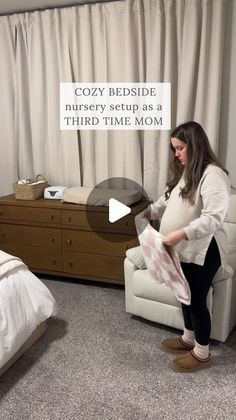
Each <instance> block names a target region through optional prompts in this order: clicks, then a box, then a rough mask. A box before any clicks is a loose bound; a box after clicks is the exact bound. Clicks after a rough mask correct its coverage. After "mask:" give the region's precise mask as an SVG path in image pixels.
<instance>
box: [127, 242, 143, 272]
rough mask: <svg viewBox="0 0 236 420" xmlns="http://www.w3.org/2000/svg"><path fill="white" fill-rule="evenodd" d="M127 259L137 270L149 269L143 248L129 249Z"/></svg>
mask: <svg viewBox="0 0 236 420" xmlns="http://www.w3.org/2000/svg"><path fill="white" fill-rule="evenodd" d="M126 257H127V258H128V260H129V261H130V262H131V263H132V264H133V265H134V266H135V267H136V269H140V270H145V269H146V268H147V267H146V264H145V261H144V258H143V254H142V251H141V246H136V247H134V248H130V249H128V250H127V251H126Z"/></svg>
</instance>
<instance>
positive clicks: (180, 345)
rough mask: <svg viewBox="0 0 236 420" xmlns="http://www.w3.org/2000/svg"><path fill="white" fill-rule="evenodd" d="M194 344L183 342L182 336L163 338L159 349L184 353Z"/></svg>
mask: <svg viewBox="0 0 236 420" xmlns="http://www.w3.org/2000/svg"><path fill="white" fill-rule="evenodd" d="M193 347H194V345H189V344H187V343H185V342H184V341H183V339H182V337H176V338H167V339H166V340H163V341H162V342H161V345H160V349H161V350H163V351H165V352H166V353H183V351H184V352H185V353H186V352H187V351H189V350H192V349H193Z"/></svg>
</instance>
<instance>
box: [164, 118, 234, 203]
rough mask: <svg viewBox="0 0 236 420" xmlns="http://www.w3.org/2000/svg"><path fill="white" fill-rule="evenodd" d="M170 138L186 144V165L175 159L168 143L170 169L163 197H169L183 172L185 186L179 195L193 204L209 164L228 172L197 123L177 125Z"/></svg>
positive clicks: (173, 150)
mask: <svg viewBox="0 0 236 420" xmlns="http://www.w3.org/2000/svg"><path fill="white" fill-rule="evenodd" d="M171 137H172V138H176V139H178V140H181V141H183V142H184V143H186V144H187V146H188V147H187V163H186V165H185V166H184V167H183V165H182V164H181V163H180V161H179V160H178V159H177V158H176V157H175V149H174V148H173V146H172V144H171V143H170V150H171V157H170V169H169V176H168V180H167V184H166V185H167V189H166V192H165V197H166V199H167V198H168V197H169V196H170V193H171V191H172V190H173V188H174V187H175V186H176V184H178V182H179V180H180V178H181V176H182V174H183V172H184V181H185V186H184V187H183V188H182V189H181V192H180V195H181V196H182V197H183V198H184V199H187V200H188V201H189V202H190V203H191V204H193V203H194V194H195V191H196V189H197V186H198V184H199V181H200V179H201V177H202V175H203V172H204V170H205V169H206V167H207V165H209V163H212V164H213V165H216V166H219V167H220V168H221V169H222V170H223V171H224V172H225V173H226V174H227V175H228V171H227V170H226V169H225V168H224V166H223V165H222V164H221V163H220V162H219V160H218V159H217V157H216V156H215V154H214V152H213V151H212V149H211V146H210V143H209V140H208V137H207V135H206V133H205V131H204V130H203V128H202V126H201V125H200V124H198V123H197V122H195V121H189V122H186V123H184V124H181V125H179V126H178V127H176V128H175V129H174V130H173V131H172V133H171Z"/></svg>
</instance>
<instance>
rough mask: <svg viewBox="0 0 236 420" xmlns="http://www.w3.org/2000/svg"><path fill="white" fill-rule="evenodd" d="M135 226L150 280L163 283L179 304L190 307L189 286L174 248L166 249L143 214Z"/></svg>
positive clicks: (161, 239)
mask: <svg viewBox="0 0 236 420" xmlns="http://www.w3.org/2000/svg"><path fill="white" fill-rule="evenodd" d="M135 224H136V229H137V233H138V238H139V242H140V246H141V249H142V254H143V257H144V260H145V263H146V266H147V269H148V271H149V273H150V275H151V276H152V278H153V279H154V280H156V281H157V282H158V283H162V282H163V281H164V282H165V283H166V285H167V286H169V287H170V288H171V289H172V291H173V293H174V295H175V297H176V298H177V299H178V300H179V301H180V302H182V303H184V304H185V305H190V302H191V292H190V288H189V284H188V282H187V280H186V278H185V276H184V273H183V271H182V268H181V265H180V261H179V257H178V254H177V252H176V251H175V249H174V247H166V246H165V245H164V244H163V235H161V234H160V233H159V232H157V231H156V230H155V229H153V227H152V226H151V225H150V223H149V221H148V219H147V218H146V217H145V212H142V213H140V214H139V215H138V216H136V218H135Z"/></svg>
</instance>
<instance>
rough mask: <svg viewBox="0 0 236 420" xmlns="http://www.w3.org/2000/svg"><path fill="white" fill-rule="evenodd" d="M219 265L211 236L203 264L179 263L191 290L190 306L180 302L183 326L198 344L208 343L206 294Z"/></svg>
mask: <svg viewBox="0 0 236 420" xmlns="http://www.w3.org/2000/svg"><path fill="white" fill-rule="evenodd" d="M220 266H221V259H220V253H219V250H218V246H217V243H216V241H215V238H214V237H213V238H212V240H211V243H210V245H209V248H208V250H207V253H206V258H205V262H204V265H203V266H202V265H198V264H193V263H181V267H182V270H183V272H184V275H185V277H186V279H187V281H188V283H189V287H190V290H191V304H190V306H187V305H184V304H182V311H183V316H184V326H185V328H187V329H188V330H191V331H194V333H195V339H196V341H197V343H198V344H201V345H203V346H205V345H207V344H209V341H210V334H211V317H210V314H209V311H208V308H207V305H206V300H207V294H208V292H209V289H210V287H211V284H212V280H213V278H214V275H215V274H216V272H217V270H218V269H219V267H220Z"/></svg>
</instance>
